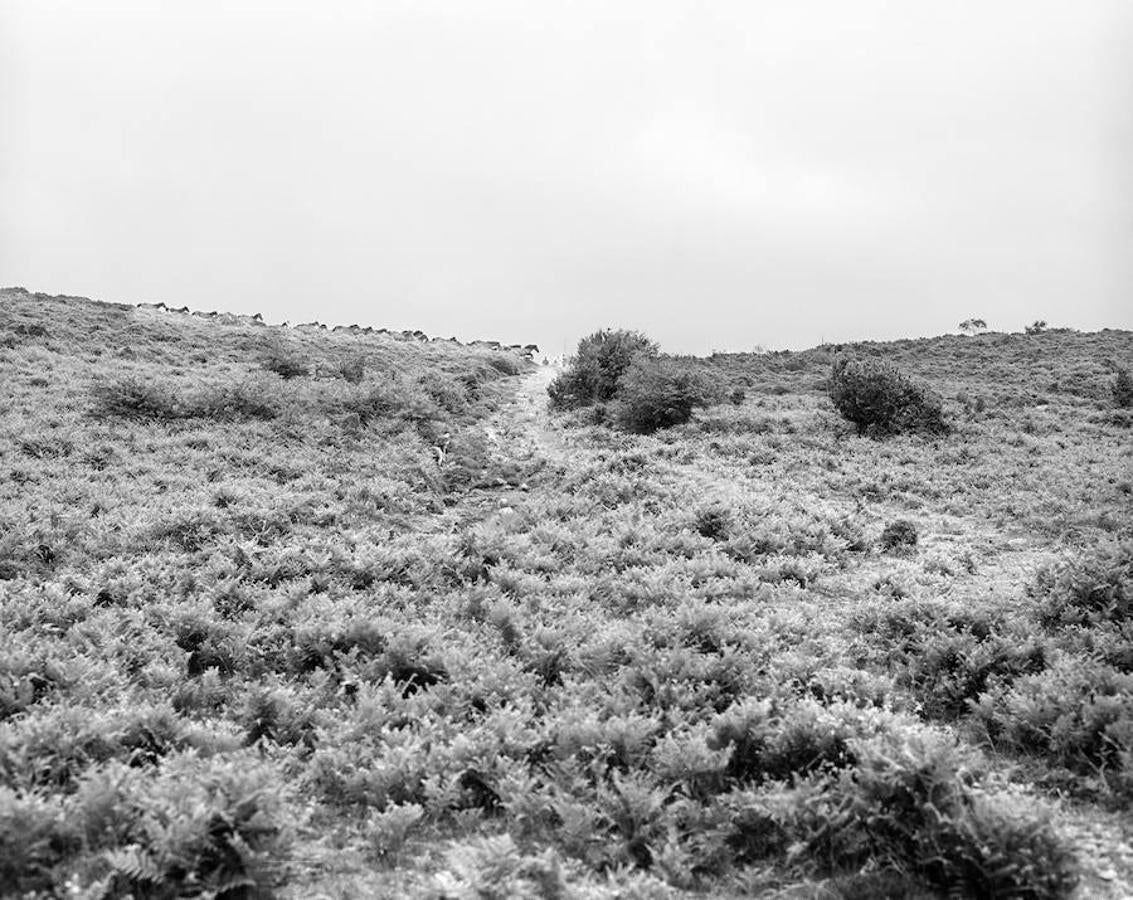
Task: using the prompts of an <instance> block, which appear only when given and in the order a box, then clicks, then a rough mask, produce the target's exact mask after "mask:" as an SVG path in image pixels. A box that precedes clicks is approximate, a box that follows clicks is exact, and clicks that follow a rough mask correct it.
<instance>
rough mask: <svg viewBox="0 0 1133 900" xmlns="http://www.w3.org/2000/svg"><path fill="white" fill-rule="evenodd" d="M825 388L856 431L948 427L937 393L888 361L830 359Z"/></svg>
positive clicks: (878, 432)
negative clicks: (828, 377) (832, 364)
mask: <svg viewBox="0 0 1133 900" xmlns="http://www.w3.org/2000/svg"><path fill="white" fill-rule="evenodd" d="M828 390H829V394H830V399H831V400H832V401H834V406H835V407H836V408H837V409H838V412H840V413H841V414H842V415H843V416H844V417H845V418H846V419H848V420H849V421H851V422H853V423H854V424H855V425H856V426H857V428H858V433H859V434H875V435H884V434H896V433H899V432H905V431H925V432H929V433H934V434H938V433H941V432H944V431H946V430H947V429H948V425H947V423H946V422H945V420H944V407H943V402H942V400H941V398H940V395H939V394H937V393H936V392H935V391H933V390H931V389H930V388H928V387H927V386H926V385H923V384H920V383H918V382H916V381H914V380H913V379H911V378H909V376H907V375H905V374H904V373H903V372H901V371H900V370H899V369H897V368H896V367H895V366H892V365H889V364H888V363H883V362H880V361H878V360H873V359H851V358H849V357H841V358H839V359H837V360H835V362H834V368H833V371H832V372H831V374H830V381H829V384H828Z"/></svg>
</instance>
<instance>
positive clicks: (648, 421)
mask: <svg viewBox="0 0 1133 900" xmlns="http://www.w3.org/2000/svg"><path fill="white" fill-rule="evenodd" d="M708 395H709V391H708V387H707V385H706V384H704V382H703V381H702V380H701V379H700V378H698V377H697V376H696V375H695V374H694V373H692V372H689V371H688V370H686V369H683V368H681V367H679V366H677V365H674V364H673V363H669V362H664V361H661V360H656V359H649V358H639V359H636V360H634V362H633V364H632V365H631V366H630V367H629V369H628V371H627V372H626V373H625V375H624V376H623V378H622V380H621V384H620V385H619V388H618V393H617V410H616V413H615V419H616V422H617V424H618V427H619V428H622V429H624V430H625V431H631V432H633V433H634V434H652V433H653V432H654V431H657V430H658V429H659V428H669V427H670V426H673V425H683V424H684V423H685V422H687V421H688V420H689V419H690V418H692V411H693V409H694V408H696V407H698V406H707V405H708V402H709V396H708Z"/></svg>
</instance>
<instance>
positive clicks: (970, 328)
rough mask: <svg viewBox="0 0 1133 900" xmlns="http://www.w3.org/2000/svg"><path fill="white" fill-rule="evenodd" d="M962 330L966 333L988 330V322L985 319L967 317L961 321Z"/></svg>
mask: <svg viewBox="0 0 1133 900" xmlns="http://www.w3.org/2000/svg"><path fill="white" fill-rule="evenodd" d="M960 330H961V331H962V332H964V333H965V334H975V333H976V332H979V331H987V322H985V321H984V320H983V319H965V320H964V321H963V322H961V323H960Z"/></svg>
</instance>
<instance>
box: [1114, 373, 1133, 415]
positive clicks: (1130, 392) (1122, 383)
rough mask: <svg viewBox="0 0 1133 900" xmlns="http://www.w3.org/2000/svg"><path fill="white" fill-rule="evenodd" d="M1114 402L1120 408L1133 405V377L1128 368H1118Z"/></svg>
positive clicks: (1115, 379)
mask: <svg viewBox="0 0 1133 900" xmlns="http://www.w3.org/2000/svg"><path fill="white" fill-rule="evenodd" d="M1112 392H1113V402H1114V405H1116V406H1117V407H1118V408H1120V409H1128V408H1129V407H1131V406H1133V378H1131V377H1130V376H1129V370H1128V369H1118V370H1117V376H1116V377H1115V378H1114V379H1113V387H1112Z"/></svg>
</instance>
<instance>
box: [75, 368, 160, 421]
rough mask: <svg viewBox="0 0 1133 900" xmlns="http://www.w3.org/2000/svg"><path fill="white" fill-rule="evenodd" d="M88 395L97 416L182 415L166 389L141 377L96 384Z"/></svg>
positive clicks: (132, 417) (136, 417)
mask: <svg viewBox="0 0 1133 900" xmlns="http://www.w3.org/2000/svg"><path fill="white" fill-rule="evenodd" d="M91 394H92V396H93V400H94V405H93V410H92V411H93V412H94V413H95V414H96V415H103V416H117V417H120V418H124V419H177V418H181V415H182V413H181V409H180V408H179V406H178V404H177V401H176V399H175V398H174V396H173V394H172V393H171V392H170V391H169V389H168V388H166V387H165V386H164V385H161V384H156V383H154V382H153V381H151V380H147V379H143V378H140V377H135V376H127V377H125V378H120V379H118V380H117V381H112V382H107V383H103V384H96V385H95V386H94V388H93V389H92V391H91Z"/></svg>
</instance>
